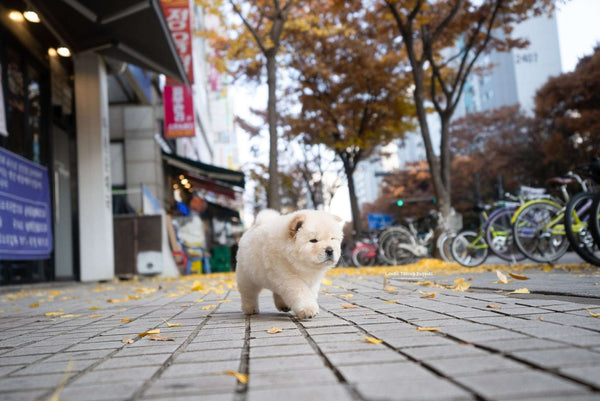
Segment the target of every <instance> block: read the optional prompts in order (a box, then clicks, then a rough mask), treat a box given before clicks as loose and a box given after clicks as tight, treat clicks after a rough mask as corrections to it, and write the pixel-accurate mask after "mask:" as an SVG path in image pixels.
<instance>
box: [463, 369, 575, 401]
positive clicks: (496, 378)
mask: <svg viewBox="0 0 600 401" xmlns="http://www.w3.org/2000/svg"><path fill="white" fill-rule="evenodd" d="M456 380H457V381H459V382H460V383H462V384H463V385H465V386H466V387H467V388H469V389H471V390H473V391H475V392H476V393H477V394H480V395H481V396H482V397H486V398H490V399H498V398H502V397H504V398H510V397H513V398H517V397H521V398H523V397H526V396H527V397H530V396H542V395H549V396H550V395H552V396H556V395H559V394H562V393H566V394H573V393H574V392H581V393H586V392H587V389H586V388H585V387H584V386H581V385H579V384H576V383H573V382H570V381H568V380H566V379H563V378H560V377H557V376H553V375H551V374H547V373H542V372H537V371H524V372H523V371H519V372H514V373H490V374H484V375H473V376H463V377H458V378H456Z"/></svg>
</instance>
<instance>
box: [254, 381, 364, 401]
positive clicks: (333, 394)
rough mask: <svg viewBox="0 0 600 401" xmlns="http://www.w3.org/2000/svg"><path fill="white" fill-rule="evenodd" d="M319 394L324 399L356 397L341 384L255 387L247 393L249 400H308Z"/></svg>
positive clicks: (349, 399)
mask: <svg viewBox="0 0 600 401" xmlns="http://www.w3.org/2000/svg"><path fill="white" fill-rule="evenodd" d="M315 395H318V397H319V399H322V400H336V401H351V400H354V397H353V396H352V395H351V393H350V391H349V390H348V388H347V386H344V385H341V384H324V385H317V386H306V385H302V386H300V387H297V388H294V390H293V391H290V390H289V388H282V389H253V390H250V391H249V392H248V394H247V397H246V399H247V400H248V401H281V400H286V401H306V400H311V399H314V397H315Z"/></svg>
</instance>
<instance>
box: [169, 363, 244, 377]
mask: <svg viewBox="0 0 600 401" xmlns="http://www.w3.org/2000/svg"><path fill="white" fill-rule="evenodd" d="M239 366H240V362H239V361H217V362H204V363H177V361H175V362H174V363H173V364H172V365H170V366H169V367H168V368H167V369H166V370H165V371H164V372H163V374H162V375H161V377H162V378H165V379H166V378H180V377H201V376H204V375H208V374H213V373H216V372H223V371H225V370H233V371H237V370H238V368H239Z"/></svg>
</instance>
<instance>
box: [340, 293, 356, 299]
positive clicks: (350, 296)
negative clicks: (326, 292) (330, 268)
mask: <svg viewBox="0 0 600 401" xmlns="http://www.w3.org/2000/svg"><path fill="white" fill-rule="evenodd" d="M353 296H354V294H341V295H340V297H342V298H352V297H353Z"/></svg>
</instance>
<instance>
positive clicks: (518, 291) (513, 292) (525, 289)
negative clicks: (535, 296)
mask: <svg viewBox="0 0 600 401" xmlns="http://www.w3.org/2000/svg"><path fill="white" fill-rule="evenodd" d="M507 294H530V292H529V290H528V289H527V288H519V289H518V290H514V291H511V292H509V293H507Z"/></svg>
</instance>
